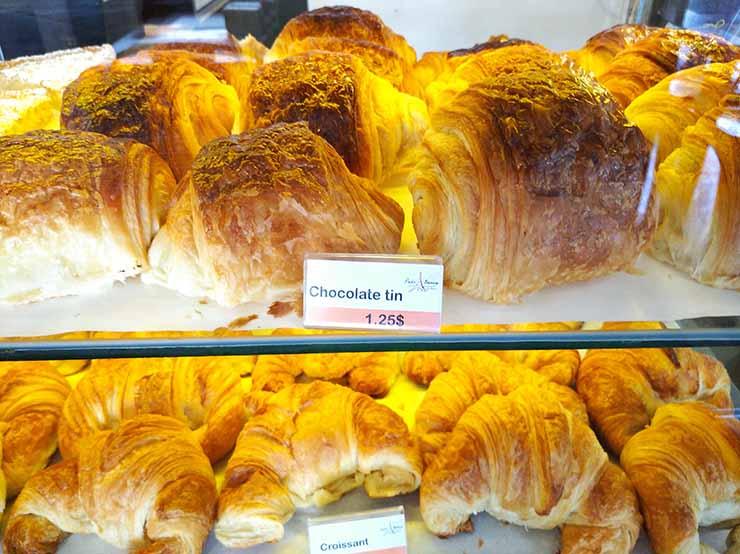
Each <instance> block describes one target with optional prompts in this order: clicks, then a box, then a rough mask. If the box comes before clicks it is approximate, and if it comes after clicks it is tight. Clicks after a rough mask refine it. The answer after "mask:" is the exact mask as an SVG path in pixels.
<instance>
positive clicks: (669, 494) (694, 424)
mask: <svg viewBox="0 0 740 554" xmlns="http://www.w3.org/2000/svg"><path fill="white" fill-rule="evenodd" d="M620 463H621V464H622V467H623V468H624V470H625V472H626V473H627V475H628V476H629V478H630V480H631V481H632V483H633V484H634V486H635V489H637V494H638V495H639V497H640V505H641V506H642V513H643V515H644V516H645V526H646V528H647V532H648V536H649V537H650V543H651V544H652V547H653V549H654V550H655V552H657V553H658V554H674V553H676V554H678V553H679V552H700V551H701V552H705V549H704V547H703V545H701V544H700V542H699V526H713V527H727V526H729V527H732V526H734V525H737V522H738V518H740V422H739V421H738V420H737V419H735V417H734V415H733V414H732V413H722V411H720V410H717V409H715V408H713V407H712V406H709V405H707V404H705V403H703V402H687V403H681V404H667V405H665V406H661V407H660V408H658V410H657V411H656V412H655V417H653V421H652V423H651V424H650V427H648V428H647V429H645V430H644V431H641V432H639V433H637V434H636V435H635V436H634V437H632V438H631V439H630V440H629V442H628V443H627V445H626V446H625V447H624V450H622V455H621V457H620ZM728 552H732V551H731V550H728Z"/></svg>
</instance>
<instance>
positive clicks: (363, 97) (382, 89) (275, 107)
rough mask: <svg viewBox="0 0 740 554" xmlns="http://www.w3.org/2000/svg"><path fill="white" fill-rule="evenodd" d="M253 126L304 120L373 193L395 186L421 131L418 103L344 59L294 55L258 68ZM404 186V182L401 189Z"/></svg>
mask: <svg viewBox="0 0 740 554" xmlns="http://www.w3.org/2000/svg"><path fill="white" fill-rule="evenodd" d="M249 104H250V107H251V120H252V123H253V125H255V126H257V127H266V126H268V125H270V124H273V123H278V122H295V121H306V122H307V123H308V126H309V128H310V129H311V130H312V131H313V132H314V133H316V134H318V135H320V136H321V137H323V138H324V139H326V141H327V142H329V144H331V145H332V146H333V147H334V148H335V150H336V151H337V152H338V153H339V155H340V156H342V159H343V160H344V162H345V163H346V164H347V167H348V168H349V170H350V171H351V172H352V173H354V174H355V175H359V176H360V177H366V178H368V179H371V180H373V181H375V183H376V184H378V185H380V186H393V185H396V184H398V183H399V182H400V181H399V180H401V179H402V178H403V177H404V176H405V174H406V172H407V170H408V168H405V167H403V166H399V163H400V158H401V156H402V155H403V153H404V152H405V151H406V150H407V149H409V148H412V147H413V146H415V145H417V144H418V143H419V142H420V141H421V137H422V134H423V133H424V131H425V130H426V127H427V124H428V115H427V109H426V106H425V105H424V102H423V101H422V100H420V99H419V98H416V97H415V96H411V95H408V94H404V93H401V92H399V91H398V90H396V89H395V88H394V87H393V86H392V85H391V84H390V83H389V82H388V81H386V80H385V79H383V78H381V77H378V76H376V75H374V74H373V73H371V72H370V71H369V70H368V69H367V68H366V67H365V65H364V64H363V63H362V61H360V59H359V58H356V57H355V56H352V55H350V54H340V53H335V52H315V53H307V54H300V55H297V56H293V57H290V58H285V59H282V60H278V61H276V62H273V63H269V64H266V65H263V66H261V67H259V68H258V69H257V70H256V71H255V73H254V76H253V80H252V87H251V89H250V94H249ZM403 184H405V182H404V183H403Z"/></svg>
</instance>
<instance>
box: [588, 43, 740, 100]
mask: <svg viewBox="0 0 740 554" xmlns="http://www.w3.org/2000/svg"><path fill="white" fill-rule="evenodd" d="M738 57H740V51H738V49H737V48H736V47H735V46H733V45H732V43H730V42H727V41H726V40H724V39H723V38H721V37H718V36H715V35H710V34H702V33H699V32H697V31H689V30H685V29H659V30H656V31H654V32H652V33H650V34H649V35H648V36H647V37H646V38H644V39H643V40H640V41H637V42H636V43H634V44H633V45H632V46H630V47H629V48H626V49H625V50H623V51H622V52H620V53H619V54H617V55H616V56H615V57H614V59H613V60H612V61H611V63H610V64H609V66H608V68H607V69H606V71H604V72H603V73H602V74H601V76H600V77H599V80H600V81H601V83H602V84H603V85H604V86H605V87H606V88H608V89H609V91H610V92H611V93H612V94H613V95H614V98H616V100H617V102H619V104H620V105H621V106H622V107H624V108H626V107H627V106H629V104H630V103H631V102H632V101H633V100H634V99H635V98H637V97H638V96H639V95H640V94H642V93H643V92H645V91H646V90H648V89H649V88H650V87H652V86H653V85H656V84H658V82H660V80H661V79H663V78H664V77H666V76H668V75H670V74H671V73H674V72H676V71H680V70H682V69H688V68H689V67H694V66H697V65H703V64H708V63H716V62H720V63H721V62H729V61H732V60H734V59H737V58H738Z"/></svg>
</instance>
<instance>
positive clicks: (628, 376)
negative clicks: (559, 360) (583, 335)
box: [577, 323, 732, 455]
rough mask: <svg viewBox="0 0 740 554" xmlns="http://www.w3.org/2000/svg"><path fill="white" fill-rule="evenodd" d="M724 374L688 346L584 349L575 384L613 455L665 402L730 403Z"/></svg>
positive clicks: (721, 368)
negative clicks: (584, 352) (586, 350)
mask: <svg viewBox="0 0 740 554" xmlns="http://www.w3.org/2000/svg"><path fill="white" fill-rule="evenodd" d="M630 328H631V329H662V328H663V326H662V325H661V324H660V323H639V324H612V325H607V326H605V329H630ZM730 386H731V385H730V378H729V376H728V375H727V370H726V369H725V368H724V366H723V365H722V364H721V363H720V362H719V361H718V360H716V359H714V358H712V357H711V356H707V355H706V354H702V353H700V352H697V351H695V350H692V349H691V348H663V349H660V348H634V349H630V348H624V349H607V350H601V349H595V350H590V351H589V352H588V353H587V354H586V356H585V358H584V359H583V362H581V367H580V368H579V370H578V381H577V390H578V394H580V395H581V398H583V400H584V402H585V403H586V408H587V409H588V415H589V416H590V418H591V423H592V425H593V427H594V429H595V430H596V432H597V433H598V434H599V436H600V437H601V438H602V440H603V441H604V443H605V444H606V446H608V448H609V450H611V451H612V452H613V453H614V454H616V455H619V454H620V453H621V452H622V449H623V448H624V445H625V444H627V441H628V440H629V439H630V438H631V437H632V436H634V435H635V434H636V433H638V432H639V431H641V430H642V429H644V428H645V427H647V426H648V425H649V424H650V420H651V419H652V418H653V414H654V413H655V410H656V409H657V408H658V407H659V406H661V405H662V404H664V403H666V402H686V401H691V400H702V401H704V402H707V403H710V404H713V405H715V406H717V407H720V408H728V407H731V406H732V400H731V398H730Z"/></svg>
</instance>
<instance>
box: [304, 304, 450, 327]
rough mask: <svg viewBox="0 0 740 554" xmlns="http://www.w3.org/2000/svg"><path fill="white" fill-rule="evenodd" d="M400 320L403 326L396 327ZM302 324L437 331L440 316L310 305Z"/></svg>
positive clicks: (428, 313) (427, 313) (431, 313)
mask: <svg viewBox="0 0 740 554" xmlns="http://www.w3.org/2000/svg"><path fill="white" fill-rule="evenodd" d="M368 316H369V318H368ZM400 321H402V322H403V325H399V322H400ZM304 322H305V324H306V325H318V326H323V327H345V328H360V329H386V330H388V331H393V330H396V331H401V330H404V331H432V332H437V331H439V327H440V325H441V324H442V314H440V313H439V312H416V311H403V310H399V311H393V310H366V309H362V308H332V307H321V306H311V307H310V308H309V309H308V311H307V312H306V313H305V314H304Z"/></svg>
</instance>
